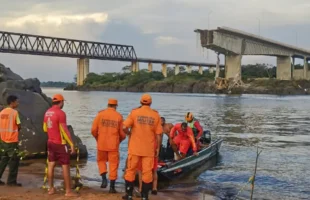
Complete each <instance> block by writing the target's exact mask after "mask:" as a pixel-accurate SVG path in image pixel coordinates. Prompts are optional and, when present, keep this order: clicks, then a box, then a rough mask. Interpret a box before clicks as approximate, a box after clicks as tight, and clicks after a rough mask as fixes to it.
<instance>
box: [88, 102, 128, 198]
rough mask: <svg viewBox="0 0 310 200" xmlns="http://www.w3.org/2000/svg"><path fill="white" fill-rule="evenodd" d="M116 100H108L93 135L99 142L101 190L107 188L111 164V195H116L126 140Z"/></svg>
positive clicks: (98, 159) (99, 115)
mask: <svg viewBox="0 0 310 200" xmlns="http://www.w3.org/2000/svg"><path fill="white" fill-rule="evenodd" d="M117 105H118V102H117V100H116V99H109V100H108V108H107V109H105V110H102V111H100V112H99V113H98V114H97V116H96V118H95V119H94V122H93V125H92V128H91V133H92V135H93V136H94V137H95V139H96V141H97V149H98V151H97V163H98V167H99V173H100V175H101V177H102V184H101V188H106V187H107V178H106V174H107V165H106V162H109V170H110V171H109V179H110V191H109V192H110V193H116V192H117V191H116V190H115V180H116V179H117V170H118V166H119V145H120V143H121V142H122V141H123V140H124V139H125V138H126V135H125V133H124V131H123V117H122V115H121V114H120V113H119V112H117V111H116V108H117Z"/></svg>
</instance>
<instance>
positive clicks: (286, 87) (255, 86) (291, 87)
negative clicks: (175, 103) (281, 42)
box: [64, 79, 310, 95]
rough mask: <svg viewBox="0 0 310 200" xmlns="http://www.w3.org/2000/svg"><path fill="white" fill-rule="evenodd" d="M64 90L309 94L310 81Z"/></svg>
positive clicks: (270, 80) (83, 87)
mask: <svg viewBox="0 0 310 200" xmlns="http://www.w3.org/2000/svg"><path fill="white" fill-rule="evenodd" d="M64 90H74V91H107V92H141V93H142V92H158V93H192V94H232V95H236V94H262V95H263V94H265V95H268V94H269V95H309V94H310V81H308V80H300V81H299V80H296V81H295V80H294V81H284V80H276V79H267V80H253V81H249V82H247V83H244V84H243V85H242V86H240V87H235V88H232V89H231V90H230V91H228V90H217V89H216V87H215V85H214V82H213V81H193V82H191V83H188V82H186V83H174V84H172V83H170V82H165V81H157V82H149V83H146V84H143V85H140V84H137V85H136V86H131V87H125V86H118V85H112V84H102V85H97V86H96V87H94V86H89V85H84V86H72V85H71V86H68V87H66V88H64Z"/></svg>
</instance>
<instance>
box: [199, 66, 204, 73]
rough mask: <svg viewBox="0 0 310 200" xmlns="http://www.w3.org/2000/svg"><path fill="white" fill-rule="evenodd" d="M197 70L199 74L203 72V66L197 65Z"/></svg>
mask: <svg viewBox="0 0 310 200" xmlns="http://www.w3.org/2000/svg"><path fill="white" fill-rule="evenodd" d="M198 72H199V74H201V75H202V74H203V68H202V66H199V69H198Z"/></svg>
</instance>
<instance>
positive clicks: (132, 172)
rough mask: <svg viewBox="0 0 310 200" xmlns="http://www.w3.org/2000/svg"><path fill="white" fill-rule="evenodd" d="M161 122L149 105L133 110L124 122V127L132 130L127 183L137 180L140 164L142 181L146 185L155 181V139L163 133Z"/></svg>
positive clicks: (126, 175) (126, 176)
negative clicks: (153, 170) (140, 165)
mask: <svg viewBox="0 0 310 200" xmlns="http://www.w3.org/2000/svg"><path fill="white" fill-rule="evenodd" d="M160 121H161V120H160V116H159V114H158V112H157V111H155V110H153V109H151V108H150V106H147V105H142V106H141V107H139V108H136V109H133V110H132V111H131V113H130V114H129V116H128V118H127V119H126V120H125V121H124V123H123V124H124V126H125V127H126V128H131V136H130V140H129V145H128V160H127V168H126V172H125V180H126V181H128V182H133V181H134V180H135V176H136V171H137V169H138V165H139V163H140V162H141V164H142V181H143V182H144V183H151V182H152V181H153V173H152V169H153V166H154V157H155V155H154V152H155V142H156V139H155V137H157V135H160V134H162V132H163V129H162V126H161V124H160Z"/></svg>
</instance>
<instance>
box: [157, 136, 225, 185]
mask: <svg viewBox="0 0 310 200" xmlns="http://www.w3.org/2000/svg"><path fill="white" fill-rule="evenodd" d="M222 142H223V140H222V139H217V140H215V141H213V142H211V144H210V146H209V147H207V148H205V149H203V150H201V151H199V152H198V155H197V156H195V155H191V156H189V157H186V158H184V159H182V160H180V161H177V162H174V163H171V164H168V165H167V166H164V167H161V168H159V169H158V170H157V174H158V181H159V182H161V181H172V180H175V179H179V178H182V177H184V176H186V175H188V174H189V173H191V172H192V171H194V170H195V169H197V168H200V167H201V166H202V165H203V164H205V163H206V162H208V161H209V160H210V159H212V158H213V157H214V156H216V155H217V154H218V152H219V150H220V148H221V144H222Z"/></svg>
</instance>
